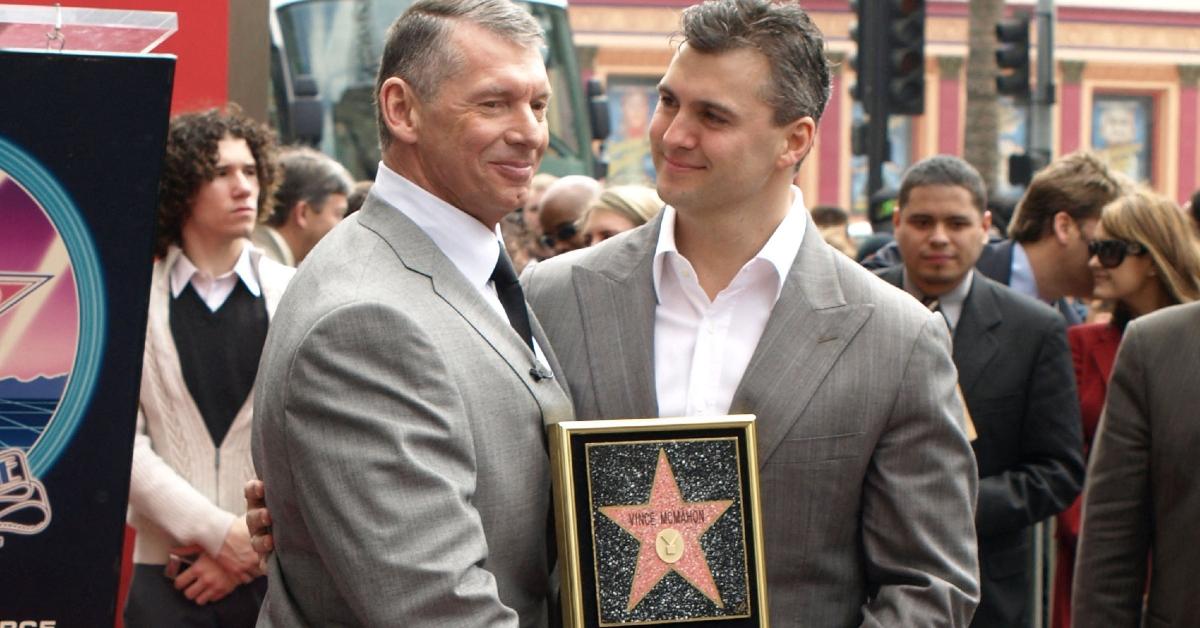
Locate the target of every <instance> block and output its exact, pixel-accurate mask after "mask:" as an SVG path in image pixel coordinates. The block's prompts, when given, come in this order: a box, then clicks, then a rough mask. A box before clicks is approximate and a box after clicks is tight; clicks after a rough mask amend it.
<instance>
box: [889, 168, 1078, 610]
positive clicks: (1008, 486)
mask: <svg viewBox="0 0 1200 628" xmlns="http://www.w3.org/2000/svg"><path fill="white" fill-rule="evenodd" d="M985 208H986V191H985V189H984V184H983V179H982V178H980V176H979V173H978V172H976V171H975V169H974V168H972V167H971V166H970V165H969V164H968V163H967V162H965V161H963V160H961V159H959V158H957V157H950V156H945V155H939V156H936V157H931V158H929V159H926V160H924V161H921V162H918V163H917V164H915V165H913V166H912V168H910V169H909V170H908V172H906V173H905V175H904V179H903V181H902V182H901V184H900V194H899V198H898V202H897V206H896V212H895V213H894V214H893V215H892V221H893V224H894V226H895V234H896V242H897V244H898V245H899V249H900V253H901V255H902V256H903V258H904V264H903V265H902V266H894V267H892V268H889V269H887V270H884V271H881V272H880V276H881V277H882V278H883V279H885V280H886V281H888V282H890V283H892V284H893V285H895V286H897V287H900V288H903V289H904V290H906V291H907V292H909V293H910V294H912V295H913V296H914V297H916V298H917V299H918V300H920V301H921V302H922V303H926V304H927V306H928V307H929V308H930V309H933V310H935V311H937V312H940V313H941V314H942V315H943V316H944V317H945V319H946V325H947V327H948V328H949V329H950V332H951V336H952V338H953V347H954V352H953V355H954V364H955V365H956V366H957V367H958V382H959V386H960V387H961V388H962V392H963V397H964V398H965V400H966V403H967V411H968V412H969V414H970V416H971V418H972V421H973V422H974V425H975V428H976V430H977V432H978V434H979V437H978V438H976V439H975V440H974V441H973V442H972V446H973V448H974V450H975V457H976V460H977V462H978V465H979V478H980V479H979V501H978V505H977V509H976V516H975V524H976V532H977V533H978V535H979V563H980V576H981V577H980V588H981V593H982V597H981V599H980V602H979V608H978V609H977V610H976V611H975V618H974V620H973V622H972V624H971V625H972V626H979V627H983V626H1023V625H1026V620H1027V618H1028V616H1029V611H1030V608H1031V599H1030V591H1031V588H1030V578H1031V577H1032V575H1033V560H1032V556H1033V553H1032V551H1031V544H1032V534H1031V532H1032V527H1033V525H1034V524H1035V523H1037V522H1038V521H1041V520H1042V519H1045V518H1047V517H1049V516H1051V515H1054V514H1056V513H1058V512H1060V511H1062V510H1064V509H1065V508H1066V507H1067V506H1069V505H1070V504H1071V502H1072V501H1074V499H1075V496H1076V495H1077V494H1078V493H1079V490H1080V487H1081V486H1082V484H1083V471H1084V467H1083V456H1082V454H1081V452H1082V450H1083V445H1082V440H1081V438H1082V436H1081V433H1080V420H1079V405H1078V401H1077V400H1076V394H1075V378H1074V373H1073V366H1072V363H1071V352H1070V350H1069V348H1068V346H1067V336H1066V325H1065V324H1064V322H1063V320H1062V317H1060V316H1058V315H1057V314H1056V313H1055V312H1054V310H1052V309H1051V308H1049V307H1047V306H1046V305H1044V304H1042V303H1039V302H1038V301H1036V300H1034V299H1031V298H1028V297H1026V296H1024V295H1021V294H1018V293H1016V292H1014V291H1013V290H1010V289H1008V288H1006V287H1004V286H1002V285H1000V284H999V283H997V282H995V281H992V280H990V279H988V278H986V277H984V276H983V275H982V273H977V272H974V270H973V267H974V265H975V262H976V261H977V260H978V259H979V255H980V252H981V251H982V249H983V247H984V243H985V242H986V241H987V231H988V227H989V226H990V225H991V213H990V212H988V211H986V210H985Z"/></svg>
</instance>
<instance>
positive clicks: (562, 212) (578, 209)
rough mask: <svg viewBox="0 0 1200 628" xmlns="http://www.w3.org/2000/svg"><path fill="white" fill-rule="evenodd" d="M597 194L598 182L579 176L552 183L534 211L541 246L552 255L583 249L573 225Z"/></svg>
mask: <svg viewBox="0 0 1200 628" xmlns="http://www.w3.org/2000/svg"><path fill="white" fill-rule="evenodd" d="M601 191H602V190H601V187H600V183H599V182H598V181H596V180H595V179H593V178H591V177H585V176H582V175H571V176H566V177H563V178H561V179H559V180H558V181H555V182H554V183H552V184H551V185H550V187H549V188H547V189H546V193H545V194H544V195H543V196H542V200H541V203H540V205H539V209H538V220H539V221H540V222H541V225H542V246H544V247H546V248H547V249H550V250H552V251H554V254H555V255H561V254H563V253H566V252H567V251H574V250H575V249H581V248H583V247H584V246H586V243H585V242H584V241H583V234H582V233H581V232H580V230H579V227H578V224H577V223H578V222H579V218H580V217H582V216H583V211H584V210H585V209H587V206H588V205H590V204H591V202H592V201H593V200H595V198H596V197H597V196H600V192H601Z"/></svg>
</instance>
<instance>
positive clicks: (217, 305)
mask: <svg viewBox="0 0 1200 628" xmlns="http://www.w3.org/2000/svg"><path fill="white" fill-rule="evenodd" d="M239 279H241V280H242V283H243V284H245V285H246V289H247V290H249V291H250V294H252V295H254V297H255V298H258V297H259V296H260V295H262V287H261V286H260V285H259V283H258V275H257V274H255V272H254V264H251V263H250V246H249V243H248V242H247V243H246V245H244V246H242V253H241V255H238V259H237V262H235V263H234V265H233V270H231V271H229V272H227V273H225V274H223V275H221V276H220V277H213V276H212V275H210V274H208V273H206V272H204V271H202V270H200V269H199V268H196V265H195V264H193V263H192V260H190V259H188V256H187V255H186V254H184V253H182V252H181V253H180V254H179V257H177V258H175V265H174V266H173V267H171V297H172V298H178V297H179V294H180V293H182V292H183V289H184V288H186V287H187V285H188V284H189V283H191V284H192V289H193V290H195V291H196V294H198V295H200V299H201V300H203V301H204V304H205V305H207V306H208V309H209V311H210V312H216V311H217V310H219V309H221V306H222V305H224V304H225V300H226V299H228V298H229V295H231V294H233V289H234V288H235V287H237V282H238V280H239Z"/></svg>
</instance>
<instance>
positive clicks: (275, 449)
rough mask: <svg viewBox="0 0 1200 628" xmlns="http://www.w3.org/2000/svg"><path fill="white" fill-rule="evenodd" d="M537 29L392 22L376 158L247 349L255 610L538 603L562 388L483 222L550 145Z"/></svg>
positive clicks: (494, 0) (458, 13) (465, 617)
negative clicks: (268, 530) (262, 525)
mask: <svg viewBox="0 0 1200 628" xmlns="http://www.w3.org/2000/svg"><path fill="white" fill-rule="evenodd" d="M540 43H541V35H540V29H539V28H538V25H537V22H536V21H535V20H534V19H533V18H532V16H530V15H529V14H528V13H526V12H525V11H524V10H522V9H521V8H519V7H517V6H515V5H513V4H511V3H509V2H506V1H504V0H467V1H459V2H455V1H451V0H424V1H421V2H417V3H415V4H414V5H413V6H412V7H411V8H410V9H409V10H408V11H406V12H405V14H404V15H403V16H402V17H401V18H400V19H399V20H398V21H397V22H396V24H394V25H393V26H392V28H391V29H390V30H389V32H388V41H387V43H386V47H385V49H384V55H383V62H382V64H381V67H380V72H379V79H378V82H377V90H376V91H377V95H378V107H379V131H380V140H381V143H382V147H383V163H381V164H380V166H379V176H378V177H377V178H376V181H375V184H374V186H373V188H372V190H371V193H370V196H369V197H368V198H367V200H366V202H365V204H364V206H363V208H362V210H361V211H359V212H356V213H355V214H354V215H353V216H351V217H350V218H348V219H346V220H345V221H343V222H342V223H341V224H340V225H339V226H338V227H336V228H335V229H334V230H333V231H331V232H330V233H329V235H327V236H325V238H324V239H322V240H321V242H320V243H318V244H317V246H316V247H315V248H314V249H313V250H312V252H311V253H310V254H309V256H308V257H307V258H306V259H305V262H304V264H303V266H302V267H301V268H300V270H299V272H298V273H297V274H296V279H295V281H294V282H293V283H292V285H291V288H290V289H289V290H288V292H287V294H285V295H284V297H283V301H282V302H281V303H280V306H279V316H278V317H277V318H276V319H275V321H274V322H273V324H272V327H271V333H270V336H269V337H268V339H267V343H266V347H265V349H264V351H263V356H262V364H261V369H260V371H259V378H258V384H257V389H256V391H257V392H256V395H255V401H256V403H255V408H254V411H255V423H254V461H255V465H256V467H257V470H258V473H259V477H261V478H262V479H263V480H264V481H265V482H266V483H267V484H268V485H270V487H271V489H270V492H269V493H268V496H267V503H268V505H269V506H270V509H271V515H272V517H273V518H274V523H275V525H274V537H275V538H274V541H275V554H274V557H273V558H272V559H271V560H270V562H269V571H268V575H269V577H270V582H271V586H270V589H269V592H268V596H267V601H266V604H265V605H264V607H263V611H262V614H261V615H260V618H259V625H260V626H289V627H290V626H351V625H354V626H357V625H370V626H447V627H455V628H458V627H466V626H470V627H472V628H475V627H488V628H493V627H506V628H516V627H517V626H544V625H545V624H546V621H547V607H546V603H547V597H548V593H549V571H550V566H551V565H550V559H549V558H548V556H547V541H546V539H547V538H548V537H549V535H550V530H548V529H547V527H546V526H547V522H548V514H549V512H550V481H549V464H548V459H547V456H546V454H545V450H544V424H545V423H546V422H548V421H556V420H562V419H569V418H570V417H571V408H570V401H569V399H568V398H567V396H566V394H565V393H564V391H563V390H562V388H560V387H559V385H558V383H557V382H558V380H557V378H553V377H552V376H551V374H550V371H551V369H550V366H552V365H554V360H553V356H552V355H551V354H550V349H549V343H548V342H547V341H546V339H545V337H544V336H543V335H542V333H541V328H540V327H539V326H538V325H537V321H536V320H530V316H529V315H528V313H527V311H526V308H525V303H524V300H523V297H522V296H521V295H520V289H519V285H518V284H517V282H516V276H515V274H514V273H513V270H512V267H511V265H510V262H509V260H508V257H507V256H506V255H505V253H504V249H503V247H501V245H500V240H499V237H498V232H497V229H496V225H497V223H498V222H499V220H500V219H501V218H502V217H503V216H504V215H505V214H507V213H509V212H510V211H512V209H513V208H515V207H519V206H521V205H522V204H523V203H524V202H525V197H526V194H527V193H528V188H529V183H530V179H531V178H532V176H533V173H534V171H536V170H537V166H538V163H539V161H540V160H541V156H542V154H543V152H544V151H545V149H546V144H547V128H546V118H545V113H546V105H547V101H548V100H549V98H550V87H549V82H548V80H547V77H546V70H545V66H544V64H543V61H542V57H541V54H540V52H539V45H540ZM506 317H507V319H508V320H506Z"/></svg>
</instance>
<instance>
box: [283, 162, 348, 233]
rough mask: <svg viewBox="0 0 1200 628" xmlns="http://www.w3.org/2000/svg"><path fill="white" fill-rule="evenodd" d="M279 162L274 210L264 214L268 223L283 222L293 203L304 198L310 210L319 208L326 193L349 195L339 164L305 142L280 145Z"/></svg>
mask: <svg viewBox="0 0 1200 628" xmlns="http://www.w3.org/2000/svg"><path fill="white" fill-rule="evenodd" d="M279 165H280V170H281V171H282V174H283V181H282V182H281V183H280V184H279V188H278V189H277V190H275V211H274V212H272V213H271V215H270V216H269V217H268V218H267V224H268V225H271V226H272V227H280V226H283V225H284V224H285V223H287V221H288V218H289V217H290V216H291V214H292V208H294V207H295V206H296V203H299V202H300V201H305V202H307V203H308V204H309V206H310V207H312V208H313V210H314V211H320V210H321V206H322V205H324V204H325V199H326V198H328V197H329V195H330V194H342V195H344V196H349V194H350V188H351V187H352V186H353V185H354V180H353V179H351V178H350V173H349V172H347V171H346V169H345V168H344V167H343V166H342V164H339V163H338V162H336V161H334V160H333V158H331V157H329V156H328V155H325V154H324V153H322V152H320V151H317V150H313V149H311V148H308V147H307V146H298V147H291V148H286V149H284V150H283V152H282V153H280V156H279Z"/></svg>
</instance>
